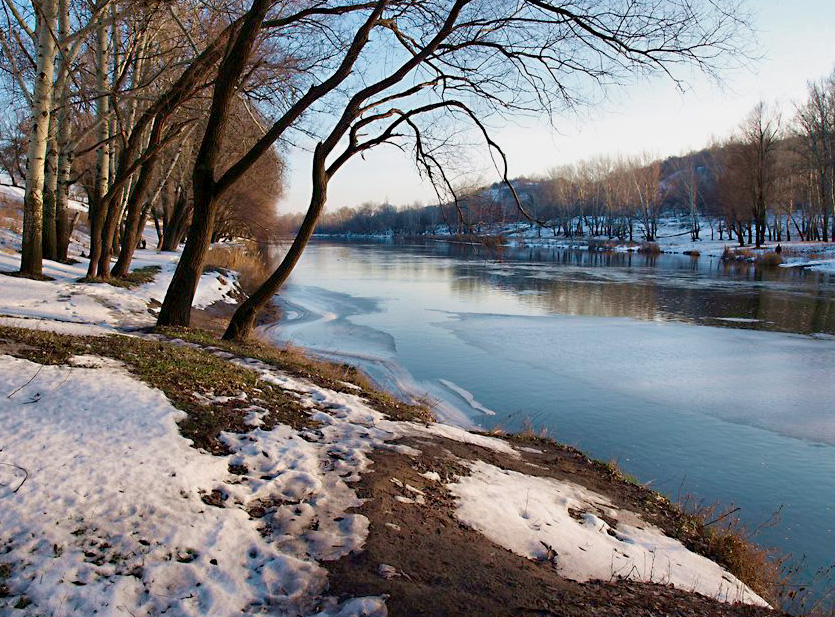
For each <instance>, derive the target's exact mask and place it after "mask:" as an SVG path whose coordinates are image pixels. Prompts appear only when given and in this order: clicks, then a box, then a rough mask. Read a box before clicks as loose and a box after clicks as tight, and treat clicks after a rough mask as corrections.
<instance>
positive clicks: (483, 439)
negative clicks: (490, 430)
mask: <svg viewBox="0 0 835 617" xmlns="http://www.w3.org/2000/svg"><path fill="white" fill-rule="evenodd" d="M380 426H381V427H382V428H389V429H390V430H391V431H393V432H395V433H397V434H399V435H402V436H404V437H421V436H424V435H434V436H436V437H445V438H447V439H452V440H453V441H460V442H461V443H468V444H472V445H474V446H480V447H482V448H487V449H488V450H493V451H494V452H501V453H502V454H509V455H510V456H513V457H514V458H519V457H520V456H521V454H519V452H517V451H516V450H514V449H513V448H512V447H511V446H510V444H508V443H507V442H506V441H504V440H502V439H497V438H496V437H487V436H485V435H478V434H476V433H471V432H469V431H466V430H464V429H462V428H458V427H456V426H450V425H449V424H437V423H433V424H428V425H423V424H417V423H414V422H397V423H391V424H388V423H386V422H381V423H380Z"/></svg>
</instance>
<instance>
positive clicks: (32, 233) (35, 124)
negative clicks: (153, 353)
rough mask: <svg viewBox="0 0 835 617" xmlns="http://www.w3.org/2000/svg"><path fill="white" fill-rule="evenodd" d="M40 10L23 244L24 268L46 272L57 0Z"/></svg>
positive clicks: (40, 5)
mask: <svg viewBox="0 0 835 617" xmlns="http://www.w3.org/2000/svg"><path fill="white" fill-rule="evenodd" d="M36 9H39V10H38V59H37V67H36V74H35V87H34V89H33V90H34V91H33V93H32V108H31V109H32V127H31V132H30V137H29V150H28V161H29V164H28V167H27V169H26V192H25V194H24V198H23V246H22V249H21V260H20V272H21V273H22V274H24V275H27V276H40V275H41V274H42V272H43V239H42V232H43V191H44V165H45V162H46V160H45V159H46V150H47V141H48V138H49V118H50V115H51V113H50V112H51V108H52V85H53V84H52V79H53V75H54V72H55V57H56V55H57V47H56V45H55V38H54V34H55V28H56V24H57V20H58V3H57V0H43V1H42V2H40V3H38V4H37V5H36Z"/></svg>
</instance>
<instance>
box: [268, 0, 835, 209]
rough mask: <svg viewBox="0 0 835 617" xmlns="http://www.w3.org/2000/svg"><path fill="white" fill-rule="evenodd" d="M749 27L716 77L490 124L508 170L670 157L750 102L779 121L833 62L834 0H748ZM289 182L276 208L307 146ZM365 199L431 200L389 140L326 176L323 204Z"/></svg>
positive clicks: (303, 203) (657, 83)
mask: <svg viewBox="0 0 835 617" xmlns="http://www.w3.org/2000/svg"><path fill="white" fill-rule="evenodd" d="M748 3H749V8H750V9H752V10H753V12H754V16H753V25H754V28H755V29H756V39H757V40H756V51H755V52H754V55H755V56H756V58H754V59H752V60H750V61H749V62H747V63H746V64H747V66H745V67H740V68H736V69H733V70H730V71H726V72H724V73H722V75H721V78H722V80H721V83H718V84H717V83H716V82H715V81H713V80H710V79H708V78H706V77H703V76H700V75H693V76H692V77H690V78H688V83H687V86H686V88H685V89H684V91H681V90H679V89H678V88H677V87H676V85H675V84H674V83H673V82H672V81H671V80H669V79H666V78H663V77H659V78H656V79H651V80H643V81H641V82H639V83H637V84H634V85H631V86H626V87H623V88H620V89H618V90H611V91H610V92H609V95H608V99H607V100H606V101H605V102H604V103H603V104H602V105H598V106H596V107H594V108H593V109H592V108H590V109H585V110H581V111H580V112H579V113H565V114H561V115H559V116H556V117H554V118H552V119H551V122H549V121H548V119H546V118H543V119H534V118H517V119H514V120H513V121H511V122H508V123H506V124H505V125H500V126H497V125H495V124H494V128H495V132H494V136H496V137H497V142H498V143H499V144H500V145H501V146H502V148H503V149H504V150H505V152H506V153H507V155H508V159H509V176H510V177H518V176H537V175H544V174H546V173H547V172H548V170H549V169H550V168H553V167H556V166H559V165H564V164H568V163H572V162H575V161H578V160H581V159H584V158H589V157H592V156H595V155H599V154H611V155H617V154H624V155H629V154H639V153H645V152H646V153H651V154H653V155H655V156H670V155H675V154H682V153H685V152H688V151H690V150H697V149H700V148H702V147H704V146H707V145H708V144H709V143H710V141H711V140H712V139H723V138H726V137H728V136H729V135H731V133H732V132H733V131H734V129H735V128H736V127H737V126H738V125H739V123H740V122H741V121H742V120H743V119H744V117H745V116H746V114H747V113H748V112H749V111H750V110H751V109H752V108H753V107H754V105H756V104H757V103H758V102H759V101H761V100H762V101H766V102H768V103H773V104H776V105H778V106H779V107H780V108H781V109H782V110H783V116H784V119H785V120H786V121H787V120H788V119H790V117H791V115H792V114H793V109H794V103H795V102H797V101H800V100H802V99H803V98H804V96H805V93H806V88H807V83H808V82H809V81H810V80H817V79H820V78H822V77H824V76H826V75H828V74H830V73H831V72H832V71H833V70H834V69H835V0H794V1H791V0H789V1H786V0H748ZM471 158H472V159H473V161H474V165H475V166H476V167H479V166H482V167H483V172H481V173H479V174H478V177H479V179H481V180H482V181H484V182H494V181H496V180H498V177H497V176H496V172H495V171H491V169H490V165H489V161H488V159H487V158H486V157H485V156H484V153H483V152H482V151H474V152H472V153H471ZM287 160H288V164H289V174H288V176H287V178H288V181H289V187H288V190H287V192H286V196H285V197H284V199H283V200H282V202H281V203H280V204H279V208H280V210H281V211H282V212H299V211H303V210H305V209H306V208H307V202H308V199H309V191H310V182H309V180H308V175H309V161H310V157H309V154H307V153H305V152H302V151H299V150H296V151H290V152H289V153H288V156H287ZM365 202H372V203H384V202H388V203H392V204H395V205H411V204H414V203H421V204H423V205H430V204H432V203H436V202H437V199H436V197H435V194H434V191H433V190H432V187H431V186H430V185H429V184H428V183H426V182H423V181H422V180H421V179H420V177H419V176H418V174H417V172H416V171H415V169H414V165H413V163H412V161H411V160H410V158H409V156H408V154H404V153H402V152H400V151H399V150H396V149H395V148H392V147H387V148H382V149H378V150H376V151H373V152H371V153H369V154H367V155H366V157H365V159H359V158H355V159H354V160H353V161H351V162H350V163H348V164H347V165H346V166H345V167H344V168H343V169H341V170H340V171H339V173H338V174H337V175H336V176H335V177H334V178H333V180H332V181H331V183H330V187H329V190H328V204H327V209H328V210H329V211H334V210H337V209H338V208H340V207H342V206H358V205H360V204H362V203H365Z"/></svg>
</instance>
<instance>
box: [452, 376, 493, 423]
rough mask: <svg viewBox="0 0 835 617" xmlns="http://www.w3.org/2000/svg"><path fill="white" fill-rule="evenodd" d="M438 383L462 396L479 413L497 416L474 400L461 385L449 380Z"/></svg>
mask: <svg viewBox="0 0 835 617" xmlns="http://www.w3.org/2000/svg"><path fill="white" fill-rule="evenodd" d="M438 381H440V382H441V383H442V384H444V385H445V386H446V387H447V388H449V389H450V390H452V391H453V392H455V393H456V394H457V395H458V396H460V397H461V398H463V399H464V400H465V401H467V403H469V405H470V407H472V408H473V409H475V410H477V411H480V412H481V413H483V414H486V415H488V416H495V415H496V412H495V411H493V410H492V409H488V408H487V407H485V406H484V405H482V404H481V403H479V402H478V401H477V400H475V398H473V395H472V393H471V392H469V391H468V390H465V389H464V388H462V387H461V386H459V385H457V384H455V383H453V382H451V381H449V380H447V379H439V380H438Z"/></svg>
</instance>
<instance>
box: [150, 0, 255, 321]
mask: <svg viewBox="0 0 835 617" xmlns="http://www.w3.org/2000/svg"><path fill="white" fill-rule="evenodd" d="M269 8H270V2H269V0H252V5H251V6H250V8H249V10H248V11H247V13H246V15H245V17H244V20H243V24H242V26H241V29H240V31H239V32H238V33H237V35H236V36H235V38H234V39H233V40H234V43H233V44H232V46H231V48H230V49H229V50H228V51H227V53H226V57H225V58H224V59H223V61H222V62H221V64H220V67H218V71H217V78H216V79H215V89H214V93H213V95H212V107H211V110H210V112H209V119H208V122H207V124H206V131H205V133H204V135H203V141H202V143H201V144H200V150H199V151H198V153H197V158H196V159H195V164H194V174H193V178H192V184H193V187H194V214H193V216H192V222H191V229H190V230H189V234H188V239H187V240H186V245H185V248H184V249H183V255H182V257H181V258H180V262H179V263H178V264H177V270H176V271H175V272H174V276H173V278H172V279H171V284H170V285H169V287H168V291H167V292H166V294H165V300H163V303H162V308H160V312H159V317H158V318H157V325H159V326H188V325H189V322H190V320H191V303H192V301H193V300H194V294H195V292H196V291H197V284H198V283H199V282H200V275H201V274H202V272H203V263H204V262H205V260H206V254H207V253H208V252H209V246H210V245H211V238H212V232H213V230H214V223H215V217H216V214H217V213H216V209H217V208H216V203H217V199H218V196H219V190H218V186H217V183H216V181H215V177H214V176H215V165H216V163H217V157H218V154H219V152H220V140H221V137H222V136H223V133H224V130H225V128H226V124H227V122H228V120H229V113H228V112H229V106H230V104H231V101H232V97H233V96H234V95H235V90H236V87H237V83H238V79H239V78H240V76H241V74H242V73H243V70H244V67H245V66H246V63H247V61H248V60H249V56H250V54H251V52H252V47H253V45H254V43H255V39H256V37H257V35H258V32H259V30H260V28H261V23H262V22H263V21H264V17H265V16H266V14H267V10H268V9H269Z"/></svg>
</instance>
